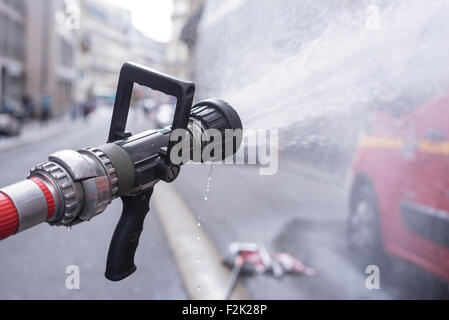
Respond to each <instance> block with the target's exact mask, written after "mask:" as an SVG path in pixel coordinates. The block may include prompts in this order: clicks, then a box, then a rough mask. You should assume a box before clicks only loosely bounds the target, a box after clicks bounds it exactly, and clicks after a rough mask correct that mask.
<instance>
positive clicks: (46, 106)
mask: <svg viewBox="0 0 449 320" xmlns="http://www.w3.org/2000/svg"><path fill="white" fill-rule="evenodd" d="M51 109H52V97H51V95H50V94H48V93H44V94H43V95H42V96H41V123H42V124H46V123H47V122H48V120H49V119H50V117H51V111H52V110H51Z"/></svg>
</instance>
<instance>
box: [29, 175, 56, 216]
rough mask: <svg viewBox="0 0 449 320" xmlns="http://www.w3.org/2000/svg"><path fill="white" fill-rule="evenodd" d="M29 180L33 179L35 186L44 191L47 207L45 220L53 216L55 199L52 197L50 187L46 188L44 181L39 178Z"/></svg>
mask: <svg viewBox="0 0 449 320" xmlns="http://www.w3.org/2000/svg"><path fill="white" fill-rule="evenodd" d="M30 181H33V182H34V183H35V184H37V186H38V187H39V188H40V189H41V190H42V192H43V193H44V196H45V200H46V201H47V208H48V214H47V220H49V219H51V218H53V216H54V215H55V199H54V198H53V195H52V194H51V191H50V189H48V187H47V186H46V185H45V183H44V182H43V181H42V180H41V179H39V178H35V177H34V178H31V179H30Z"/></svg>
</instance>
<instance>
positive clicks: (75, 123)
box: [0, 110, 104, 152]
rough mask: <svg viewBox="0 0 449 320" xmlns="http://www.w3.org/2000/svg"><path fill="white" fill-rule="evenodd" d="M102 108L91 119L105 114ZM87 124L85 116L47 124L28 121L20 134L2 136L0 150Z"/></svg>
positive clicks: (20, 145) (47, 137) (65, 117)
mask: <svg viewBox="0 0 449 320" xmlns="http://www.w3.org/2000/svg"><path fill="white" fill-rule="evenodd" d="M103 113H104V112H103V111H102V110H98V111H96V112H95V113H94V114H93V115H92V116H91V117H90V119H89V122H92V121H93V122H94V121H96V120H98V119H99V117H101V116H102V115H103ZM85 125H86V122H85V120H84V119H83V118H78V119H76V120H72V119H70V117H69V116H64V117H60V118H54V119H51V120H50V121H49V122H48V123H47V124H41V123H40V122H39V121H37V120H36V121H33V122H29V123H26V124H25V125H24V127H23V128H22V132H21V134H20V136H17V137H2V136H0V152H7V151H10V150H13V149H16V148H21V147H24V146H27V145H30V144H33V143H36V142H39V141H42V140H46V139H49V138H51V137H54V136H55V135H58V134H60V133H62V132H71V131H73V130H75V129H82V128H83V126H85Z"/></svg>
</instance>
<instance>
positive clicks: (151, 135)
mask: <svg viewBox="0 0 449 320" xmlns="http://www.w3.org/2000/svg"><path fill="white" fill-rule="evenodd" d="M134 84H139V85H141V86H145V87H148V88H151V89H153V90H156V91H160V92H162V93H165V94H167V95H170V96H173V97H175V98H176V99H177V104H176V111H175V115H174V119H173V125H172V126H171V127H170V128H166V129H163V130H157V131H156V130H150V131H146V132H143V133H140V134H138V135H132V134H131V133H129V132H126V131H125V129H126V123H127V119H128V113H129V108H130V103H131V96H132V91H133V87H134ZM194 95H195V85H194V84H193V83H191V82H187V81H183V80H180V79H177V78H174V77H170V76H168V75H165V74H162V73H159V72H157V71H155V70H152V69H150V68H147V67H144V66H141V65H138V64H134V63H126V64H124V66H123V68H122V70H121V73H120V79H119V84H118V87H117V96H116V100H115V104H114V111H113V116H112V121H111V127H110V132H109V139H108V142H107V144H105V145H102V146H99V147H96V148H86V149H83V150H79V151H71V150H63V151H59V152H56V153H54V154H52V155H50V157H49V158H48V161H45V162H43V163H41V164H38V165H37V166H36V167H34V168H33V169H32V170H31V172H30V174H29V176H28V179H27V180H24V181H21V182H19V183H16V184H13V185H10V186H7V187H5V188H2V189H0V240H2V239H5V238H7V237H10V236H12V235H14V234H17V233H19V232H22V231H25V230H27V229H29V228H32V227H34V226H37V225H39V224H41V223H43V222H48V223H49V224H50V225H52V226H63V227H67V228H71V227H72V226H75V225H77V224H79V223H82V222H85V221H90V220H91V219H92V218H94V217H95V216H97V215H99V214H101V213H103V212H104V211H105V210H106V208H107V207H108V206H109V205H110V204H111V202H112V201H113V200H114V199H117V198H121V200H122V201H123V212H122V216H121V218H120V221H119V222H118V225H117V227H116V229H115V232H114V235H113V237H112V240H111V244H110V248H109V253H108V258H107V264H106V273H105V276H106V278H107V279H109V280H111V281H120V280H123V279H125V278H126V277H128V276H129V275H131V274H132V273H134V272H135V271H136V265H135V263H134V256H135V252H136V249H137V247H138V244H139V238H140V235H141V233H142V230H143V223H144V219H145V217H146V215H147V213H148V212H149V210H150V208H149V202H150V199H151V196H152V194H153V190H154V187H155V185H156V184H157V183H158V182H160V181H163V182H166V183H171V182H173V181H175V180H176V178H177V177H178V175H179V174H180V169H181V166H182V165H183V164H185V163H186V162H185V161H184V162H180V161H178V159H174V158H181V159H185V154H186V152H185V151H186V149H187V151H192V150H194V149H195V148H199V149H200V150H206V149H207V150H209V151H211V152H209V154H210V158H206V157H205V156H203V155H204V154H203V153H201V152H200V155H201V156H200V157H198V156H194V155H195V154H198V153H195V152H193V153H192V152H187V153H188V154H189V157H188V159H187V160H192V161H196V162H205V161H217V160H224V159H226V158H228V157H231V156H233V155H234V154H235V153H236V152H237V150H238V149H239V147H240V144H241V142H242V139H241V135H232V134H231V135H230V136H227V133H228V132H229V131H231V132H232V131H236V130H240V131H241V130H242V123H241V120H240V117H239V115H238V114H237V113H236V112H235V110H234V109H233V108H232V107H231V106H230V105H228V104H227V103H225V102H224V101H221V100H216V99H211V100H206V101H203V102H200V103H198V104H196V105H194V106H193V107H192V105H193V99H194ZM180 131H181V132H185V134H186V135H187V136H188V138H189V139H188V140H187V141H189V143H188V145H187V148H178V145H179V144H180V143H181V140H183V139H178V138H182V135H178V136H177V137H175V139H173V134H174V133H175V132H178V133H179V132H180ZM210 131H213V133H214V134H212V135H210V134H209V133H208V132H210ZM217 135H218V137H217ZM226 137H228V138H226ZM229 137H231V138H229ZM219 138H221V139H219ZM182 143H183V145H184V146H185V141H184V142H182ZM230 143H231V144H232V147H231V148H229V144H230ZM192 154H193V155H192Z"/></svg>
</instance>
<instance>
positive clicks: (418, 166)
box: [348, 92, 449, 281]
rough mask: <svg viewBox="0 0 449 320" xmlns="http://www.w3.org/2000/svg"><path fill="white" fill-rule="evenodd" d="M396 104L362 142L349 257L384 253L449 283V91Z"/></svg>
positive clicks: (350, 221) (354, 188) (352, 205)
mask: <svg viewBox="0 0 449 320" xmlns="http://www.w3.org/2000/svg"><path fill="white" fill-rule="evenodd" d="M394 104H395V103H393V105H392V106H391V107H390V108H386V109H381V110H380V111H378V112H376V115H375V117H374V118H373V121H372V123H371V128H370V129H369V131H368V133H367V134H366V135H365V136H364V137H363V138H361V140H360V146H359V149H358V152H357V156H356V159H355V163H354V166H353V173H354V180H353V185H352V191H351V196H350V214H349V218H348V241H349V245H350V247H351V249H352V251H351V252H353V253H355V254H356V255H357V256H358V257H362V258H366V257H367V256H371V257H372V256H373V255H377V256H380V255H381V254H384V253H387V254H388V255H390V256H394V257H399V258H402V259H405V260H408V261H410V262H412V263H414V264H416V265H418V266H420V267H422V268H424V269H425V270H428V271H430V272H432V273H434V274H436V275H438V276H439V277H440V278H442V279H444V280H446V281H449V121H448V119H449V92H447V93H446V94H442V95H439V96H437V97H435V96H434V97H433V98H430V99H429V98H424V99H422V97H421V98H419V99H417V100H416V101H413V99H399V100H398V101H397V102H396V104H397V105H396V106H395V105H394ZM371 261H373V260H371Z"/></svg>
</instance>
